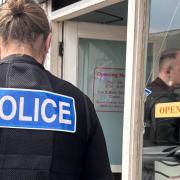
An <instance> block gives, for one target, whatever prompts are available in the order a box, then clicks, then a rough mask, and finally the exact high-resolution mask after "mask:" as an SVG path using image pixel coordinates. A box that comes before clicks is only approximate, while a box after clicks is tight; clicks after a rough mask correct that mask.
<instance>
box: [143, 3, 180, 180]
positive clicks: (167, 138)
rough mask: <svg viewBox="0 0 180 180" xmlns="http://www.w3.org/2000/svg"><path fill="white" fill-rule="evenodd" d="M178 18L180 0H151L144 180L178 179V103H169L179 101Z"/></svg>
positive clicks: (179, 15)
mask: <svg viewBox="0 0 180 180" xmlns="http://www.w3.org/2000/svg"><path fill="white" fill-rule="evenodd" d="M179 19H180V0H173V1H172V0H166V1H162V0H151V15H150V29H149V45H148V54H147V67H146V88H147V89H145V94H146V100H145V118H144V122H145V133H144V148H143V170H142V179H143V180H154V179H155V180H168V179H175V177H176V179H180V178H179V177H180V165H179V160H177V159H176V158H175V156H176V157H178V156H180V153H179V151H177V150H179V144H180V131H179V129H180V116H179V115H178V114H177V112H178V111H179V105H177V104H176V105H175V104H171V102H178V101H179V100H180V98H179V97H180V90H179V88H177V87H178V86H179V85H180V83H179V82H180V78H179V77H180V51H179V50H178V48H180V20H179ZM162 52H163V54H162ZM175 87H176V90H175V89H174V88H175ZM160 103H166V104H160ZM173 108H174V109H173ZM172 164H173V165H172ZM178 176H179V177H178Z"/></svg>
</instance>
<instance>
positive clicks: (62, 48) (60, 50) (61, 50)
mask: <svg viewBox="0 0 180 180" xmlns="http://www.w3.org/2000/svg"><path fill="white" fill-rule="evenodd" d="M63 55H64V43H63V42H59V56H61V57H63Z"/></svg>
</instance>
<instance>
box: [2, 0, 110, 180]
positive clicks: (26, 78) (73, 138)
mask: <svg viewBox="0 0 180 180" xmlns="http://www.w3.org/2000/svg"><path fill="white" fill-rule="evenodd" d="M50 41H51V29H50V25H49V22H48V19H47V17H46V15H45V12H44V11H43V9H42V8H41V7H40V6H39V5H38V4H37V3H36V2H34V1H33V0H7V1H6V3H5V4H3V5H2V6H1V7H0V58H1V61H0V180H12V179H13V180H113V176H112V173H111V169H110V164H109V159H108V155H107V148H106V144H105V139H104V135H103V132H102V128H101V125H100V122H99V120H98V117H97V115H96V112H95V109H94V106H93V104H92V102H91V101H90V100H89V98H88V97H87V96H86V95H84V94H83V93H82V92H81V91H80V90H79V89H78V88H76V87H74V86H73V85H72V84H70V83H68V82H66V81H64V80H62V79H59V78H57V77H55V76H53V75H52V74H51V73H50V72H48V71H46V70H45V69H44V67H43V63H44V60H45V57H46V54H47V52H48V49H49V46H50Z"/></svg>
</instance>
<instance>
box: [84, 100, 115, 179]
mask: <svg viewBox="0 0 180 180" xmlns="http://www.w3.org/2000/svg"><path fill="white" fill-rule="evenodd" d="M86 105H87V106H88V109H87V111H88V112H86V113H89V114H88V118H89V120H88V121H89V122H88V126H89V127H88V129H89V130H88V131H89V132H88V139H87V146H86V150H85V154H84V166H83V168H84V169H83V180H113V179H114V178H113V175H112V172H111V169H110V163H109V158H108V153H107V147H106V143H105V138H104V135H103V131H102V128H101V125H100V122H99V119H98V117H97V114H96V112H95V109H94V106H93V104H92V103H91V102H90V100H89V99H87V103H86Z"/></svg>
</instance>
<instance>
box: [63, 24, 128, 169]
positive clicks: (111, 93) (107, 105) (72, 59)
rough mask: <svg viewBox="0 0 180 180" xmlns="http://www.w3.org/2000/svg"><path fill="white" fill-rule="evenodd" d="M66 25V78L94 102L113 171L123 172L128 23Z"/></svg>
mask: <svg viewBox="0 0 180 180" xmlns="http://www.w3.org/2000/svg"><path fill="white" fill-rule="evenodd" d="M64 28H65V34H64V35H65V37H64V38H65V42H64V43H65V54H64V58H65V59H64V79H66V80H68V81H70V82H72V83H73V84H75V85H76V86H78V87H79V88H80V89H81V90H82V91H83V92H84V93H85V94H87V95H88V96H89V97H90V99H91V100H92V102H93V103H94V106H95V109H96V112H97V114H98V117H99V119H100V122H101V125H102V128H103V131H104V135H105V139H106V144H107V148H108V153H109V158H110V162H111V167H112V171H113V172H121V164H122V136H123V112H124V86H125V63H126V58H125V57H126V27H120V26H109V25H98V24H92V23H79V22H66V23H65V27H64ZM104 29H106V31H104ZM68 64H71V67H69V66H68Z"/></svg>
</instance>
